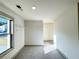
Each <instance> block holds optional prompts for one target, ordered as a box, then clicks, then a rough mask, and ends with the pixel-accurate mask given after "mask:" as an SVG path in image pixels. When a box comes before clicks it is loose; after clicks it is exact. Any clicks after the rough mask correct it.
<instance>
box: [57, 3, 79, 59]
mask: <svg viewBox="0 0 79 59" xmlns="http://www.w3.org/2000/svg"><path fill="white" fill-rule="evenodd" d="M77 11H78V10H77V3H73V4H72V5H71V6H70V7H69V9H68V10H66V11H65V12H64V13H63V14H62V15H61V16H59V18H57V21H56V23H55V35H56V39H57V48H58V49H59V50H60V51H61V52H62V53H63V54H65V55H66V57H68V59H79V39H78V12H77Z"/></svg>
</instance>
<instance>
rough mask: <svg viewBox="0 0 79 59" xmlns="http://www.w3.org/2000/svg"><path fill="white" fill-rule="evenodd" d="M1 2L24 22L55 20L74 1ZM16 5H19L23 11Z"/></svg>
mask: <svg viewBox="0 0 79 59" xmlns="http://www.w3.org/2000/svg"><path fill="white" fill-rule="evenodd" d="M1 2H2V3H3V4H5V5H6V6H7V7H8V8H10V9H12V10H13V11H14V12H16V13H17V14H18V15H20V16H22V17H23V18H24V19H25V20H45V19H48V20H55V19H56V18H57V17H58V16H59V15H60V14H62V13H63V12H64V11H65V10H66V9H67V8H68V7H69V6H70V5H71V4H73V2H75V0H2V1H1ZM16 5H20V6H21V7H22V9H23V11H21V10H19V9H18V8H17V7H16ZM33 5H36V6H37V9H36V10H32V9H31V8H32V6H33Z"/></svg>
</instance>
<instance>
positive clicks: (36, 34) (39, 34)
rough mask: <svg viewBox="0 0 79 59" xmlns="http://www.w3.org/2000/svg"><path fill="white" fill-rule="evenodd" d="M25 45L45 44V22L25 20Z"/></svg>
mask: <svg viewBox="0 0 79 59" xmlns="http://www.w3.org/2000/svg"><path fill="white" fill-rule="evenodd" d="M24 24H25V45H43V22H42V21H34V20H33V21H31V20H30V21H29V20H27V21H24Z"/></svg>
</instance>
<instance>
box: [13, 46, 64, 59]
mask: <svg viewBox="0 0 79 59" xmlns="http://www.w3.org/2000/svg"><path fill="white" fill-rule="evenodd" d="M14 59H65V58H64V57H63V56H61V54H59V53H58V51H57V50H53V51H51V52H49V53H47V54H45V53H44V50H43V47H24V48H23V50H22V51H21V52H20V53H19V54H18V55H17V56H16V57H15V58H14Z"/></svg>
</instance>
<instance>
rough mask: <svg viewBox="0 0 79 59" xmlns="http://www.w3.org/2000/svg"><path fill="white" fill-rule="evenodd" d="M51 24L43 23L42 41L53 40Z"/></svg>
mask: <svg viewBox="0 0 79 59" xmlns="http://www.w3.org/2000/svg"><path fill="white" fill-rule="evenodd" d="M53 30H54V28H53V23H43V34H44V40H53Z"/></svg>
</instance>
